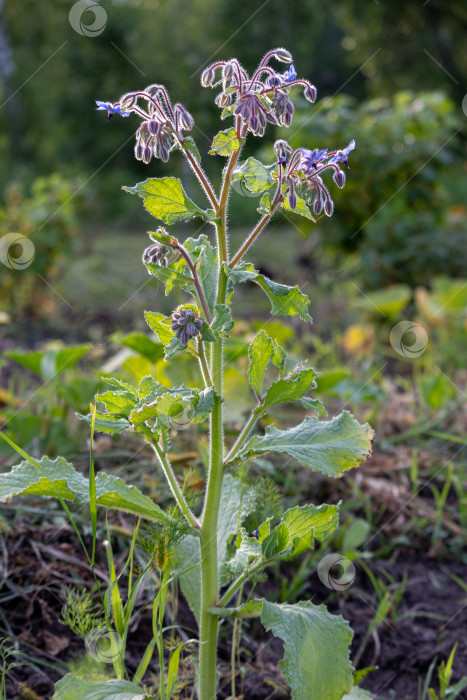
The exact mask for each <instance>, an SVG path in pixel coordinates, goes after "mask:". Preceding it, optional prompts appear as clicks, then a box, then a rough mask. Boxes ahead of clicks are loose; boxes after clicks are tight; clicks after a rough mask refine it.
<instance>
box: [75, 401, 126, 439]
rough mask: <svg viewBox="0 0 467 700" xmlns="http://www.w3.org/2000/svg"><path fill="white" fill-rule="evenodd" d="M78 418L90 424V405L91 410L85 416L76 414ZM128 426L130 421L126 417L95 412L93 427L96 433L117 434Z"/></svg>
mask: <svg viewBox="0 0 467 700" xmlns="http://www.w3.org/2000/svg"><path fill="white" fill-rule="evenodd" d="M76 415H77V416H78V418H79V419H80V420H85V421H86V423H89V425H91V424H92V407H91V412H90V413H88V414H87V415H86V416H85V415H83V414H82V413H77V414H76ZM129 427H130V423H129V421H128V420H127V419H126V418H117V417H114V416H107V415H105V414H103V413H96V416H95V421H94V428H95V430H97V432H98V433H107V434H108V435H119V434H120V433H122V432H123V431H124V430H126V429H127V428H129Z"/></svg>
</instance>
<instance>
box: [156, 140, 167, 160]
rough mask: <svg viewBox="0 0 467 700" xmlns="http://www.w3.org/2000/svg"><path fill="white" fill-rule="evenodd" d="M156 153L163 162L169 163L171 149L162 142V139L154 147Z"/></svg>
mask: <svg viewBox="0 0 467 700" xmlns="http://www.w3.org/2000/svg"><path fill="white" fill-rule="evenodd" d="M154 155H155V156H156V158H160V159H161V161H162V162H163V163H167V161H168V160H169V149H168V148H167V147H166V146H165V144H163V143H162V141H158V142H157V145H156V146H155V148H154Z"/></svg>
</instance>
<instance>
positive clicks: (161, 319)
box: [144, 311, 175, 345]
mask: <svg viewBox="0 0 467 700" xmlns="http://www.w3.org/2000/svg"><path fill="white" fill-rule="evenodd" d="M144 318H145V319H146V323H147V324H148V326H149V328H150V329H151V330H152V331H154V333H155V334H156V335H157V337H158V338H159V340H160V342H161V343H162V344H163V345H169V343H170V342H171V340H173V338H175V333H174V331H172V330H171V329H170V326H171V325H172V321H171V319H170V316H164V314H160V313H157V312H154V311H145V312H144Z"/></svg>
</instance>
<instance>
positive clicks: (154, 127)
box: [146, 119, 161, 136]
mask: <svg viewBox="0 0 467 700" xmlns="http://www.w3.org/2000/svg"><path fill="white" fill-rule="evenodd" d="M146 124H147V127H148V131H149V133H150V134H151V135H152V136H157V134H158V133H159V129H160V128H161V125H160V124H159V122H158V121H156V120H155V119H151V121H149V122H146Z"/></svg>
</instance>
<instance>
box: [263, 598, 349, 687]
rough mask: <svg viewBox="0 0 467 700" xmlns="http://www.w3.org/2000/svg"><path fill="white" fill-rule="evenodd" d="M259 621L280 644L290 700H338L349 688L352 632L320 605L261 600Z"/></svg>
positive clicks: (343, 622)
mask: <svg viewBox="0 0 467 700" xmlns="http://www.w3.org/2000/svg"><path fill="white" fill-rule="evenodd" d="M261 621H262V623H263V625H264V626H265V628H266V629H267V630H268V631H270V632H272V634H273V635H274V636H275V637H279V638H280V639H282V641H283V642H284V648H285V653H284V658H283V660H282V661H281V662H280V663H279V666H280V668H281V670H282V672H283V674H284V676H285V678H286V680H287V683H288V684H289V685H290V687H291V689H292V698H293V700H342V697H343V696H344V695H345V693H348V692H349V691H350V689H351V688H352V685H353V678H352V665H351V663H350V659H349V647H350V643H351V641H352V631H351V629H350V626H349V623H348V622H347V621H346V620H344V619H343V618H342V617H341V616H340V615H331V613H329V612H328V611H327V609H326V608H325V606H324V605H313V603H311V602H301V603H296V604H295V605H289V604H287V603H284V604H282V605H277V604H275V603H269V602H268V601H267V600H264V601H263V609H262V614H261Z"/></svg>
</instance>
